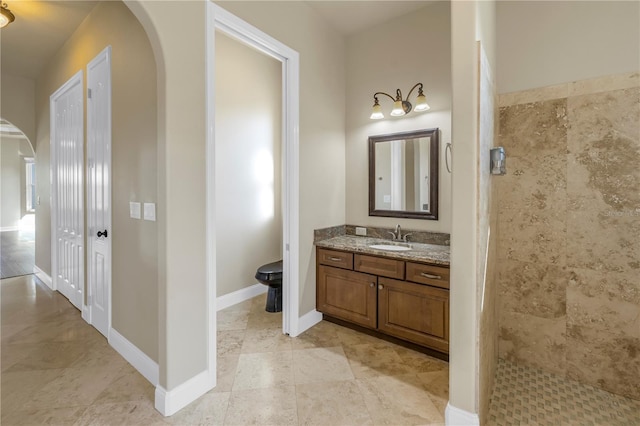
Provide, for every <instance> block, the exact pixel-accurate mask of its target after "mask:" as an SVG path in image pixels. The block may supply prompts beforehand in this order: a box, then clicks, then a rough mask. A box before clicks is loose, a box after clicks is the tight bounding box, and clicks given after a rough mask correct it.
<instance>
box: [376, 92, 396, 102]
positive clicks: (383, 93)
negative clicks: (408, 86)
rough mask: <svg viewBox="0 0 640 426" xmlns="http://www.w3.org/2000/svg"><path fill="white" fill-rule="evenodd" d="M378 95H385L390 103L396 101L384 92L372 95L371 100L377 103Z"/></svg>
mask: <svg viewBox="0 0 640 426" xmlns="http://www.w3.org/2000/svg"><path fill="white" fill-rule="evenodd" d="M378 95H385V96H388V97H389V99H391V100H392V101H395V100H396V99H395V98H394V97H393V96H391V95H390V94H388V93H385V92H376V93H374V94H373V99H374V100H375V101H376V102H377V101H378Z"/></svg>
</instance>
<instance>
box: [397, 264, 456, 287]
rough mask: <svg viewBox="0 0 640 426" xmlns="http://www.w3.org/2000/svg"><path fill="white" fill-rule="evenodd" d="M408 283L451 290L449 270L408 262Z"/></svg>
mask: <svg viewBox="0 0 640 426" xmlns="http://www.w3.org/2000/svg"><path fill="white" fill-rule="evenodd" d="M407 281H413V282H416V283H420V284H428V285H432V286H435V287H440V288H449V268H442V267H440V266H434V265H424V264H422V263H413V262H407Z"/></svg>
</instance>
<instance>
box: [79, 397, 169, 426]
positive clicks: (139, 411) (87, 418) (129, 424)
mask: <svg viewBox="0 0 640 426" xmlns="http://www.w3.org/2000/svg"><path fill="white" fill-rule="evenodd" d="M167 424H168V422H167V421H166V419H165V418H164V417H163V416H162V414H160V413H158V412H157V411H156V410H155V408H153V405H152V403H151V402H150V401H144V400H140V401H130V402H120V403H114V404H94V405H91V406H90V407H89V408H87V409H86V410H85V411H84V413H82V415H81V416H80V418H79V419H78V420H77V421H76V422H75V425H76V426H85V425H93V426H98V425H105V426H106V425H109V426H116V425H118V426H142V425H144V426H156V425H167Z"/></svg>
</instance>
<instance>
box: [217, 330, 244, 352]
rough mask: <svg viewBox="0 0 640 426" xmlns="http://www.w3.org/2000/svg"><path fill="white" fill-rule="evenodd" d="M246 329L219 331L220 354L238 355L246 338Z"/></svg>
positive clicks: (218, 349)
mask: <svg viewBox="0 0 640 426" xmlns="http://www.w3.org/2000/svg"><path fill="white" fill-rule="evenodd" d="M245 334H246V330H227V331H218V340H217V345H218V347H217V352H218V356H238V355H240V350H241V349H242V345H243V343H244V340H245Z"/></svg>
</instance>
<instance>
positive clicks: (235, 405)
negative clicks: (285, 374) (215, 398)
mask: <svg viewBox="0 0 640 426" xmlns="http://www.w3.org/2000/svg"><path fill="white" fill-rule="evenodd" d="M224 424H225V425H282V426H285V425H297V424H298V413H297V405H296V391H295V387H293V386H285V387H278V388H268V389H248V390H242V391H238V392H233V393H232V394H231V398H230V399H229V406H228V408H227V415H226V416H225V419H224Z"/></svg>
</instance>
